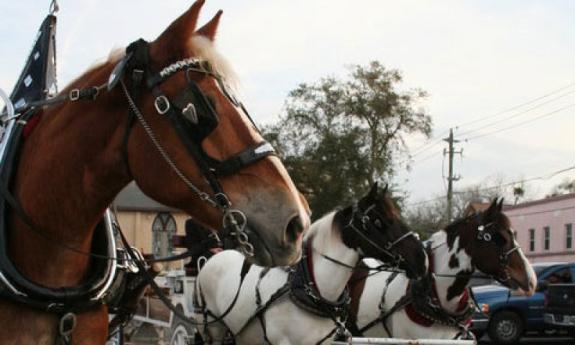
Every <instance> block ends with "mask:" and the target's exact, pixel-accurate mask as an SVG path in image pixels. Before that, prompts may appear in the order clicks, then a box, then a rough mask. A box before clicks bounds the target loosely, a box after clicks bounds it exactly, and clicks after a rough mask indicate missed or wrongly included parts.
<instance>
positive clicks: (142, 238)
mask: <svg viewBox="0 0 575 345" xmlns="http://www.w3.org/2000/svg"><path fill="white" fill-rule="evenodd" d="M158 214H159V212H151V211H119V212H118V214H117V216H118V222H119V223H120V227H121V228H122V231H123V232H124V235H126V238H127V239H128V241H130V243H131V244H132V245H133V246H134V247H136V248H138V249H140V250H141V251H142V253H144V254H151V253H152V239H153V234H152V224H153V222H154V219H156V217H157V215H158ZM170 214H171V215H172V216H173V217H174V219H175V221H176V233H177V234H178V235H184V234H185V228H184V223H185V221H186V220H187V219H188V218H189V216H188V215H187V214H185V213H183V212H170Z"/></svg>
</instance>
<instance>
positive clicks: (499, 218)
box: [446, 199, 537, 296]
mask: <svg viewBox="0 0 575 345" xmlns="http://www.w3.org/2000/svg"><path fill="white" fill-rule="evenodd" d="M502 208H503V199H501V200H500V201H498V200H497V199H494V200H493V202H492V203H491V205H490V206H489V208H488V209H487V210H485V211H483V212H479V213H477V214H474V215H471V216H468V217H466V218H464V219H462V220H459V221H456V222H454V223H452V224H450V225H449V226H448V227H447V229H446V230H447V233H448V244H449V246H450V248H451V247H452V246H453V245H454V241H455V238H456V237H457V236H459V235H460V236H461V238H460V242H459V247H460V248H462V249H464V250H465V252H466V253H467V254H468V255H469V256H470V257H471V264H472V266H473V267H475V268H477V269H478V270H479V271H481V272H482V273H485V274H487V275H490V276H492V277H494V278H495V279H497V280H498V281H499V282H500V283H502V284H503V285H505V286H507V287H510V288H513V289H516V288H520V289H521V290H523V291H524V293H525V294H526V295H529V296H531V295H533V293H534V292H535V288H536V287H537V278H536V276H535V273H534V271H533V268H532V267H531V264H530V263H529V261H528V260H527V258H526V257H525V255H524V254H523V251H522V250H521V247H519V245H518V244H517V241H516V240H515V236H514V235H513V231H512V229H511V222H510V221H509V218H507V216H506V215H505V214H504V213H503V212H502Z"/></svg>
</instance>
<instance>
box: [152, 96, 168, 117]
mask: <svg viewBox="0 0 575 345" xmlns="http://www.w3.org/2000/svg"><path fill="white" fill-rule="evenodd" d="M154 107H155V108H156V111H157V112H158V114H160V115H165V114H166V113H167V112H168V111H170V101H169V100H168V98H167V97H166V96H164V95H160V96H158V97H156V99H155V100H154Z"/></svg>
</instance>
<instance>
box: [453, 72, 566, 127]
mask: <svg viewBox="0 0 575 345" xmlns="http://www.w3.org/2000/svg"><path fill="white" fill-rule="evenodd" d="M573 85H575V83H570V84H569V85H567V86H564V87H561V88H559V89H556V90H553V91H551V92H549V93H547V94H545V95H543V96H539V97H537V98H534V99H532V100H529V101H527V102H524V103H521V104H518V105H516V106H513V107H511V108H507V109H505V110H502V111H499V112H497V113H495V114H493V115H489V116H485V117H482V118H478V119H475V120H471V121H468V122H464V123H461V124H459V125H457V126H455V128H460V127H465V126H469V125H471V124H474V123H477V122H481V121H485V120H488V119H492V118H494V117H497V116H500V115H503V114H505V113H508V112H510V111H513V110H516V109H519V108H522V107H524V106H526V105H529V104H531V103H535V102H537V101H539V100H541V99H544V98H547V97H549V96H551V95H554V94H556V93H558V92H561V91H563V90H566V89H569V88H570V87H572V86H573Z"/></svg>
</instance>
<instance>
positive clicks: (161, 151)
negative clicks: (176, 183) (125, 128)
mask: <svg viewBox="0 0 575 345" xmlns="http://www.w3.org/2000/svg"><path fill="white" fill-rule="evenodd" d="M120 84H121V85H122V90H123V91H124V94H125V95H126V99H127V100H128V104H129V105H130V108H131V109H132V111H133V112H134V114H135V115H136V117H137V118H138V121H140V124H141V125H142V127H143V128H144V131H146V134H147V135H148V138H150V140H151V141H152V143H153V144H154V147H155V148H156V150H157V151H158V153H159V154H160V155H161V156H162V158H163V159H164V161H165V162H166V163H167V164H168V165H169V166H170V168H172V170H173V171H174V172H175V173H176V175H178V177H179V178H180V180H182V182H184V184H186V186H188V187H189V188H190V189H191V190H192V191H193V192H194V193H196V194H197V195H198V196H199V197H200V199H202V200H204V201H205V202H207V203H208V204H210V205H211V206H213V207H215V208H219V204H218V203H217V202H216V201H215V200H214V199H213V198H212V197H211V196H210V195H209V194H208V193H206V192H204V191H202V190H200V189H199V188H198V187H196V186H195V185H194V184H193V183H192V182H191V181H190V180H189V179H188V178H187V177H186V176H185V175H184V173H183V172H182V171H181V170H180V169H179V168H178V166H177V165H176V163H175V162H174V161H173V160H172V159H171V158H170V156H169V155H168V153H167V152H166V150H165V149H164V147H163V146H162V144H160V142H159V141H158V138H157V137H156V134H155V133H154V131H153V130H152V127H151V126H150V125H149V124H148V121H146V119H145V118H144V116H143V115H142V113H141V112H140V110H139V109H138V107H137V106H136V103H135V102H134V99H133V98H132V96H131V95H130V93H129V92H128V89H127V88H126V84H124V81H123V80H121V81H120Z"/></svg>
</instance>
